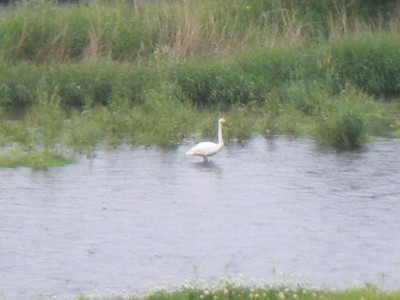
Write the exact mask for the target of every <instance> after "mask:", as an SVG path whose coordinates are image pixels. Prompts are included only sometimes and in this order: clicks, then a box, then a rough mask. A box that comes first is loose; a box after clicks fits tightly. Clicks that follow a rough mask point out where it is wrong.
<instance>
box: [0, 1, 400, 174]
mask: <svg viewBox="0 0 400 300" xmlns="http://www.w3.org/2000/svg"><path fill="white" fill-rule="evenodd" d="M398 11H400V4H399V3H398V1H380V2H379V3H378V2H374V1H372V2H367V3H365V1H364V2H363V1H352V2H351V3H350V4H349V3H347V2H346V1H332V2H329V4H327V3H323V2H321V1H308V2H304V1H295V0H285V1H272V0H271V1H261V0H246V1H224V0H218V1H178V0H177V1H169V2H161V3H154V2H148V3H146V2H143V3H142V2H140V3H138V4H136V5H133V4H127V3H123V2H112V3H108V2H102V1H99V2H94V3H93V4H92V5H90V6H82V5H81V6H77V5H67V6H65V5H63V6H59V5H56V4H54V3H51V2H46V1H43V2H40V3H35V4H34V3H30V2H26V3H25V2H24V3H22V4H20V5H17V6H16V7H12V8H3V9H2V10H1V12H0V32H2V35H1V36H0V110H1V111H0V114H1V119H0V129H1V131H0V145H2V146H4V147H6V148H7V149H8V148H10V149H15V148H18V149H19V150H18V151H22V153H25V154H26V155H31V154H35V155H36V154H37V153H42V154H44V155H45V154H48V153H52V155H59V156H60V157H61V156H63V155H65V153H74V152H81V151H87V152H91V151H93V150H94V149H96V148H97V147H104V146H115V145H119V144H121V143H129V144H132V145H158V146H161V147H173V146H175V145H177V144H179V143H180V142H181V141H182V140H183V139H189V138H193V134H195V137H194V138H195V139H200V138H206V137H207V138H212V137H213V136H214V134H215V121H216V119H217V118H218V117H219V116H220V115H224V116H225V117H226V118H227V119H228V122H229V124H230V127H229V128H228V129H227V131H226V137H227V139H228V140H234V139H248V138H250V137H251V136H253V135H261V136H272V135H274V134H292V135H306V136H310V137H314V138H315V139H317V140H319V141H320V142H321V143H328V144H331V145H333V146H334V147H338V148H354V147H359V146H360V145H362V144H363V143H365V142H367V141H369V140H370V139H371V138H372V137H374V136H382V135H384V136H393V137H399V136H400V123H399V121H398V115H399V109H400V105H399V101H398V100H396V99H397V96H398V95H399V93H400V85H399V82H400V62H399V60H398V57H400V42H399V41H400V39H399V38H398V37H399V35H400V21H398ZM3 155H6V154H3ZM1 160H2V159H1V154H0V161H1ZM3 160H4V158H3ZM65 161H68V160H65ZM16 165H18V164H16ZM3 166H4V164H3Z"/></svg>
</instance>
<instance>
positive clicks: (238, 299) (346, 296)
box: [78, 283, 400, 300]
mask: <svg viewBox="0 0 400 300" xmlns="http://www.w3.org/2000/svg"><path fill="white" fill-rule="evenodd" d="M78 299H79V300H89V299H120V300H123V299H131V300H139V299H144V300H285V299H287V300H317V299H321V300H322V299H324V300H339V299H340V300H342V299H343V300H362V299H363V300H378V299H379V300H397V299H400V292H399V291H390V292H388V291H381V290H379V289H377V288H376V286H374V285H372V284H366V286H365V288H357V289H348V290H341V291H330V290H318V289H307V288H301V287H256V286H255V287H243V286H235V285H231V284H226V283H225V284H223V285H222V286H220V287H217V288H194V287H183V288H181V289H179V290H176V291H166V290H160V291H156V292H153V293H151V294H149V295H147V296H145V297H137V296H113V297H90V296H84V295H81V296H80V297H79V298H78Z"/></svg>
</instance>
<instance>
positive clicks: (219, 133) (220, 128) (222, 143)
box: [218, 123, 224, 147]
mask: <svg viewBox="0 0 400 300" xmlns="http://www.w3.org/2000/svg"><path fill="white" fill-rule="evenodd" d="M218 145H219V146H220V147H222V146H224V140H223V138H222V123H218Z"/></svg>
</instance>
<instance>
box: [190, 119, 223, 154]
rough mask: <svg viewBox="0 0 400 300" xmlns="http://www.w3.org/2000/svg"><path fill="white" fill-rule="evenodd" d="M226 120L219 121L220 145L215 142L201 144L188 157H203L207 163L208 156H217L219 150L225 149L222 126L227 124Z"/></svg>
mask: <svg viewBox="0 0 400 300" xmlns="http://www.w3.org/2000/svg"><path fill="white" fill-rule="evenodd" d="M225 122H226V121H225V119H224V118H220V119H219V120H218V143H213V142H200V143H198V144H197V145H196V146H194V147H193V148H192V149H190V150H189V151H188V152H186V155H196V156H201V157H203V159H204V161H207V157H208V156H212V155H214V154H216V153H217V152H218V151H219V150H221V149H222V147H224V140H223V138H222V124H223V123H225Z"/></svg>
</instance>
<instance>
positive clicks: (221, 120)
mask: <svg viewBox="0 0 400 300" xmlns="http://www.w3.org/2000/svg"><path fill="white" fill-rule="evenodd" d="M225 122H226V120H225V119H224V118H220V119H219V120H218V123H220V124H222V123H225Z"/></svg>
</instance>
